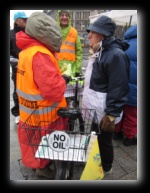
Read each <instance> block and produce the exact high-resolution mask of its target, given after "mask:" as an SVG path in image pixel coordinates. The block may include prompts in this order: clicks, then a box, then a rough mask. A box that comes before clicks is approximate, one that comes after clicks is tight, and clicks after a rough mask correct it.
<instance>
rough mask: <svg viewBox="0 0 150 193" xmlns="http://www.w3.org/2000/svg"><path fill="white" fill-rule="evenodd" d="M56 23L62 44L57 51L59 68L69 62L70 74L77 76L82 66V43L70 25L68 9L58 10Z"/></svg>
mask: <svg viewBox="0 0 150 193" xmlns="http://www.w3.org/2000/svg"><path fill="white" fill-rule="evenodd" d="M57 20H58V23H59V25H60V28H61V34H62V45H61V47H60V52H59V53H57V57H58V62H59V66H60V68H63V66H64V65H66V64H71V71H72V76H73V77H77V76H79V74H80V71H81V67H82V52H83V51H82V45H81V41H80V37H79V35H78V32H77V30H76V29H75V28H74V27H72V26H71V18H70V11H69V10H58V19H57Z"/></svg>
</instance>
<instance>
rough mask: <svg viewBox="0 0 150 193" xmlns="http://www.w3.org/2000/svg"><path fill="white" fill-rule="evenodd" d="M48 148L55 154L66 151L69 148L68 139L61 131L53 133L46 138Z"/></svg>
mask: <svg viewBox="0 0 150 193" xmlns="http://www.w3.org/2000/svg"><path fill="white" fill-rule="evenodd" d="M48 143H49V146H50V148H51V149H52V150H54V151H57V152H62V151H66V150H67V149H69V147H70V137H69V135H68V134H67V133H65V132H63V131H54V132H52V133H51V134H50V136H49V138H48Z"/></svg>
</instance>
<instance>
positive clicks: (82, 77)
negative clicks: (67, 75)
mask: <svg viewBox="0 0 150 193" xmlns="http://www.w3.org/2000/svg"><path fill="white" fill-rule="evenodd" d="M84 79H85V76H83V75H82V76H78V77H71V81H72V80H75V81H78V80H84Z"/></svg>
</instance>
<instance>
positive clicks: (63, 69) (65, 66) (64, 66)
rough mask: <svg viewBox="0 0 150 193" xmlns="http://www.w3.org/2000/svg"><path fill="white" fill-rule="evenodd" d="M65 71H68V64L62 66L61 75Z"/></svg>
mask: <svg viewBox="0 0 150 193" xmlns="http://www.w3.org/2000/svg"><path fill="white" fill-rule="evenodd" d="M65 70H67V64H66V63H64V64H63V66H62V68H61V70H60V72H61V74H62V73H63V72H64V71H65Z"/></svg>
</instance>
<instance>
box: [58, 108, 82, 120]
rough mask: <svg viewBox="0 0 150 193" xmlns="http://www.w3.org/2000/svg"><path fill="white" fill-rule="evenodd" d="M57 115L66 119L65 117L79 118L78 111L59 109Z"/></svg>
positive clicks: (79, 113)
mask: <svg viewBox="0 0 150 193" xmlns="http://www.w3.org/2000/svg"><path fill="white" fill-rule="evenodd" d="M57 115H58V116H61V117H63V118H66V117H70V118H79V117H80V116H81V112H80V110H78V109H67V108H60V109H58V111H57Z"/></svg>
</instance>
